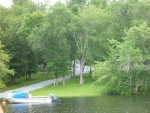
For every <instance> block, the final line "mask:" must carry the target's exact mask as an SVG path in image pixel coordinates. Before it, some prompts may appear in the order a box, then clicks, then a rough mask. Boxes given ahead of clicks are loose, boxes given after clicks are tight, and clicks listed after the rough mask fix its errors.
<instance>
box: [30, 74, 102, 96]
mask: <svg viewBox="0 0 150 113" xmlns="http://www.w3.org/2000/svg"><path fill="white" fill-rule="evenodd" d="M93 82H94V80H93V79H92V77H91V76H88V74H86V75H85V76H84V84H83V85H80V84H79V77H72V78H71V79H68V80H66V85H62V82H59V85H58V86H54V85H53V84H52V85H49V86H46V87H44V88H41V89H37V90H34V91H31V94H32V95H39V96H40V95H43V96H44V95H49V94H50V93H53V94H54V95H55V96H56V97H82V96H84V97H85V96H99V95H100V91H101V89H102V87H101V88H96V87H95V86H94V85H93Z"/></svg>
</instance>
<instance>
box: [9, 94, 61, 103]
mask: <svg viewBox="0 0 150 113" xmlns="http://www.w3.org/2000/svg"><path fill="white" fill-rule="evenodd" d="M6 99H7V100H8V101H9V102H10V103H52V101H59V99H57V98H56V97H55V96H54V95H53V94H50V95H49V96H32V95H31V94H29V93H25V92H14V93H10V94H8V96H7V97H6Z"/></svg>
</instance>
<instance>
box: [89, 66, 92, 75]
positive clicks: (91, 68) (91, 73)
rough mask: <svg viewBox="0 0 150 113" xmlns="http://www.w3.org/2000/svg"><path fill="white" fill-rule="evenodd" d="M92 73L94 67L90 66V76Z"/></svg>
mask: <svg viewBox="0 0 150 113" xmlns="http://www.w3.org/2000/svg"><path fill="white" fill-rule="evenodd" d="M91 75H92V67H91V66H90V73H89V76H91Z"/></svg>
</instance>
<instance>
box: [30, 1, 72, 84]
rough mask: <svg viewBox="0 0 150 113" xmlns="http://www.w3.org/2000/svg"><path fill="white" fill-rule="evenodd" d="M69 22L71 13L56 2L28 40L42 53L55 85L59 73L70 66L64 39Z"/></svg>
mask: <svg viewBox="0 0 150 113" xmlns="http://www.w3.org/2000/svg"><path fill="white" fill-rule="evenodd" d="M70 21H71V12H70V11H69V10H68V9H67V7H66V6H64V5H63V4H61V3H59V2H58V3H57V4H55V5H54V6H53V7H52V8H50V9H49V11H48V12H47V13H46V16H45V19H44V23H43V25H42V26H41V27H39V28H35V29H34V30H33V32H32V33H31V35H30V39H32V41H33V42H36V43H35V45H34V44H33V46H34V47H35V48H40V49H41V51H43V56H44V61H45V62H46V64H47V66H46V68H47V70H48V71H51V72H54V78H56V85H57V78H58V76H59V75H58V73H59V71H61V69H63V71H66V70H68V69H69V67H68V66H70V63H69V62H70V58H69V51H70V46H69V45H68V42H67V38H66V34H67V31H68V24H69V23H70Z"/></svg>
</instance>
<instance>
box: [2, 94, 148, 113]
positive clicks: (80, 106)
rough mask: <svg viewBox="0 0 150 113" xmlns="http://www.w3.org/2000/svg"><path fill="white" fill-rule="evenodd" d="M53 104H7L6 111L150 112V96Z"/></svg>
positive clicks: (97, 98)
mask: <svg viewBox="0 0 150 113" xmlns="http://www.w3.org/2000/svg"><path fill="white" fill-rule="evenodd" d="M60 100H61V102H60V103H52V104H7V105H6V106H3V110H4V113H150V96H101V97H78V98H60Z"/></svg>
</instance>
